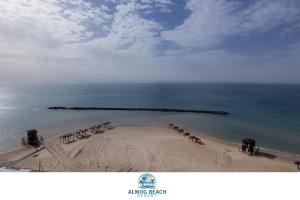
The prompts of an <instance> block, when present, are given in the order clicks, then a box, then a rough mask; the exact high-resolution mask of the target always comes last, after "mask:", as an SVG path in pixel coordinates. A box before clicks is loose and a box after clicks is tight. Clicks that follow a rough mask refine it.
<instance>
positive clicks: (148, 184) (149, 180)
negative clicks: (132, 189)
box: [139, 174, 156, 189]
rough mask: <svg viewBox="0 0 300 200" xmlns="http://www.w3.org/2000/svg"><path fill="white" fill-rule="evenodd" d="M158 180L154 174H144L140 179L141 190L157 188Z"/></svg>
mask: <svg viewBox="0 0 300 200" xmlns="http://www.w3.org/2000/svg"><path fill="white" fill-rule="evenodd" d="M155 184H156V180H155V177H154V176H153V175H152V174H143V175H142V176H140V178H139V188H143V189H149V188H155Z"/></svg>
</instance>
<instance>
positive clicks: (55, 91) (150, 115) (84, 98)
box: [0, 83, 300, 154]
mask: <svg viewBox="0 0 300 200" xmlns="http://www.w3.org/2000/svg"><path fill="white" fill-rule="evenodd" d="M49 106H103V107H104V106H109V107H149V108H150V107H152V108H181V109H207V110H209V109H212V110H224V111H228V112H230V115H229V116H215V115H208V114H181V113H154V112H121V111H53V110H47V109H46V108H47V107H49ZM104 121H112V122H116V123H157V122H160V123H161V122H163V123H169V122H175V123H178V124H181V125H184V126H187V127H191V128H193V129H197V130H200V131H205V132H207V133H209V134H212V135H215V136H219V137H222V138H226V139H228V140H232V141H240V139H242V138H243V137H253V138H255V139H256V140H257V143H258V145H259V146H261V147H265V148H271V149H276V150H279V151H285V152H290V153H298V154H299V153H300V85H267V84H263V85H261V84H204V83H186V84H184V83H172V84H171V83H170V84H161V83H160V84H102V85H72V86H30V87H29V86H26V87H0V151H6V150H9V149H11V148H15V147H17V146H19V145H20V141H21V137H22V136H25V131H26V130H27V129H30V128H36V129H38V130H39V133H40V134H41V135H43V136H45V137H49V136H53V135H56V134H58V133H60V132H67V131H68V130H70V129H76V128H80V127H82V126H83V124H84V125H93V124H95V123H99V122H104Z"/></svg>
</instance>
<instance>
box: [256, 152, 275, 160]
mask: <svg viewBox="0 0 300 200" xmlns="http://www.w3.org/2000/svg"><path fill="white" fill-rule="evenodd" d="M255 156H259V157H265V158H269V159H275V158H276V157H277V156H276V155H274V154H271V153H267V152H257V153H256V154H255Z"/></svg>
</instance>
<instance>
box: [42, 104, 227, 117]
mask: <svg viewBox="0 0 300 200" xmlns="http://www.w3.org/2000/svg"><path fill="white" fill-rule="evenodd" d="M48 109H49V110H113V111H152V112H178V113H208V114H215V115H228V114H229V113H228V112H225V111H212V110H192V109H169V108H112V107H63V106H53V107H49V108H48Z"/></svg>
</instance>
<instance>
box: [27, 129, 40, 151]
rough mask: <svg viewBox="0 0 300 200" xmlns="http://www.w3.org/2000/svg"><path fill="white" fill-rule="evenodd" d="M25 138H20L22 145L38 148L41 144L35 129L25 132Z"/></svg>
mask: <svg viewBox="0 0 300 200" xmlns="http://www.w3.org/2000/svg"><path fill="white" fill-rule="evenodd" d="M26 133H27V137H26V138H25V137H23V138H22V144H23V145H31V146H33V147H39V146H40V145H41V143H42V142H43V140H44V139H43V137H38V134H37V133H38V131H37V130H36V129H31V130H27V131H26Z"/></svg>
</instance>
